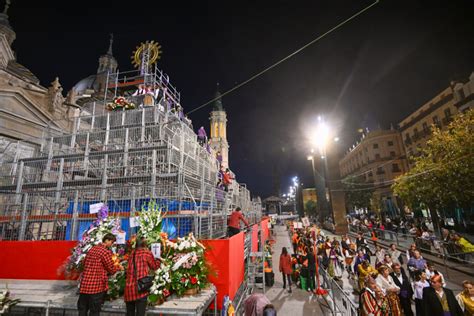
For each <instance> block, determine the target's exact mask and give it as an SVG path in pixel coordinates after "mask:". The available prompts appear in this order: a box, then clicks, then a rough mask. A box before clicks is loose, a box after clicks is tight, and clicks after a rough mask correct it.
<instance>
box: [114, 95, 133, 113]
mask: <svg viewBox="0 0 474 316" xmlns="http://www.w3.org/2000/svg"><path fill="white" fill-rule="evenodd" d="M135 108H136V105H135V103H133V102H129V101H128V100H127V99H125V98H124V97H115V98H114V100H113V102H109V103H107V110H109V111H117V110H122V109H125V110H133V109H135Z"/></svg>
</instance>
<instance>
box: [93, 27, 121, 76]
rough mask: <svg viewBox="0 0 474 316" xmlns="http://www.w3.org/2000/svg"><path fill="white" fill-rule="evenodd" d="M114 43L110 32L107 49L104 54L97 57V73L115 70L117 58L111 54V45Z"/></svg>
mask: <svg viewBox="0 0 474 316" xmlns="http://www.w3.org/2000/svg"><path fill="white" fill-rule="evenodd" d="M113 43H114V34H110V40H109V49H108V50H107V53H106V54H105V55H102V56H100V58H99V68H98V69H97V73H98V74H99V73H103V72H105V73H106V72H107V71H108V72H110V73H113V72H115V71H117V66H118V63H117V60H116V59H115V57H114V55H113V54H112V45H113Z"/></svg>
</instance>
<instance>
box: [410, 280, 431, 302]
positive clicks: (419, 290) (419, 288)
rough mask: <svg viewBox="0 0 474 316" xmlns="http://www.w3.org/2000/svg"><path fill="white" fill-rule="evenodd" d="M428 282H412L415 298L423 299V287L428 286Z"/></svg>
mask: <svg viewBox="0 0 474 316" xmlns="http://www.w3.org/2000/svg"><path fill="white" fill-rule="evenodd" d="M429 286H430V284H429V283H428V281H426V280H425V281H424V282H422V281H416V282H415V283H413V287H414V288H415V298H417V299H419V300H421V299H423V289H424V288H425V287H429Z"/></svg>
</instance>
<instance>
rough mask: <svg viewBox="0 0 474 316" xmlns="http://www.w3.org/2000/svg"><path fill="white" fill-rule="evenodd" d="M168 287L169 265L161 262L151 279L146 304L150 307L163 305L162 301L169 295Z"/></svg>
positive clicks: (169, 277) (169, 282)
mask: <svg viewBox="0 0 474 316" xmlns="http://www.w3.org/2000/svg"><path fill="white" fill-rule="evenodd" d="M170 287H171V269H170V266H169V265H167V264H166V263H165V262H162V263H161V266H160V268H159V269H158V270H156V271H155V277H154V279H153V285H152V286H151V288H150V295H149V296H148V302H149V303H150V304H151V305H158V304H161V303H163V302H164V300H165V299H166V298H167V297H168V296H170V294H171V292H170Z"/></svg>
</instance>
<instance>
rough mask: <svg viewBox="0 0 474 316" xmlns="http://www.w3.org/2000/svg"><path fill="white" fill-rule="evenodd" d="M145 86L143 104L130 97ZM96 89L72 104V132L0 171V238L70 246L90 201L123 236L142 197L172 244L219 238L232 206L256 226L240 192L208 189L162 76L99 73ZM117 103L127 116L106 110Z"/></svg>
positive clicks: (213, 178) (212, 172)
mask: <svg viewBox="0 0 474 316" xmlns="http://www.w3.org/2000/svg"><path fill="white" fill-rule="evenodd" d="M150 68H153V69H151V70H150ZM143 69H145V72H144V70H143ZM145 84H146V86H147V87H149V90H150V91H152V93H149V94H150V95H153V97H152V98H151V100H152V103H151V104H147V106H146V105H145V104H144V97H145V96H144V95H136V93H134V91H137V89H138V88H139V87H140V86H143V85H145ZM103 90H104V91H103V97H102V99H101V100H99V97H97V96H85V97H84V98H82V100H81V104H83V107H82V110H81V114H80V115H79V116H78V117H76V118H74V122H73V124H72V126H73V127H72V130H70V131H66V132H64V131H59V130H57V129H51V128H50V129H47V130H45V132H44V137H43V143H42V145H41V148H40V149H39V151H38V152H37V153H36V154H35V155H34V157H31V158H25V159H14V160H13V161H11V162H8V163H6V164H4V165H3V166H2V168H1V169H0V172H1V173H2V174H0V240H51V239H53V240H77V239H80V237H81V235H82V232H83V231H84V230H86V229H88V228H89V225H90V224H91V222H92V221H93V220H94V219H95V215H94V214H90V213H89V210H90V206H91V205H92V204H96V203H106V204H107V205H108V207H109V215H113V216H118V217H120V218H121V219H122V229H124V230H125V231H128V232H129V233H130V234H131V233H133V232H134V229H136V228H132V227H130V226H129V218H130V217H134V216H135V214H136V212H137V211H140V210H141V208H142V206H143V205H144V204H145V203H147V202H148V201H150V200H151V199H153V200H155V201H156V202H157V203H159V204H160V205H161V207H162V208H163V209H164V210H165V211H166V212H167V216H166V218H167V219H166V222H165V226H166V225H168V226H169V227H172V228H173V229H172V230H174V231H175V233H176V237H178V236H183V235H187V234H188V233H189V232H193V233H194V234H195V235H196V236H197V237H198V238H201V239H205V238H221V237H224V236H225V235H226V233H227V215H228V214H229V212H230V211H231V210H232V209H234V208H235V207H237V206H239V207H241V208H242V210H243V211H244V215H245V216H246V217H247V218H249V219H250V221H251V222H256V221H258V220H259V219H260V217H261V203H260V201H259V200H254V201H252V199H251V197H250V192H249V190H248V189H247V188H246V186H245V185H241V184H239V183H238V182H237V181H235V180H234V181H233V183H232V184H231V185H230V186H229V188H228V191H227V192H226V191H223V190H221V189H219V188H217V187H216V183H217V181H218V176H219V175H218V173H219V163H218V161H217V160H216V158H215V154H214V153H212V152H210V151H208V149H206V148H204V147H203V146H201V145H200V144H199V143H198V141H197V135H196V134H195V133H194V131H193V129H192V127H191V126H190V125H191V124H190V121H189V120H187V119H184V118H183V116H182V112H181V113H180V112H179V109H180V108H181V107H180V94H179V92H178V91H177V89H176V88H174V87H173V86H172V85H171V84H170V82H169V77H168V76H167V75H166V74H164V73H163V72H161V71H160V70H159V69H158V68H157V67H156V66H155V67H145V68H143V67H142V69H140V70H138V71H128V72H122V73H119V72H116V73H108V74H107V77H106V85H105V89H103ZM117 97H124V98H126V99H127V101H128V102H132V103H134V104H135V105H136V109H132V110H125V109H122V110H119V111H108V110H106V106H107V104H109V103H110V102H113V100H114V99H115V98H117ZM60 126H61V125H60ZM234 178H235V176H234Z"/></svg>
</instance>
